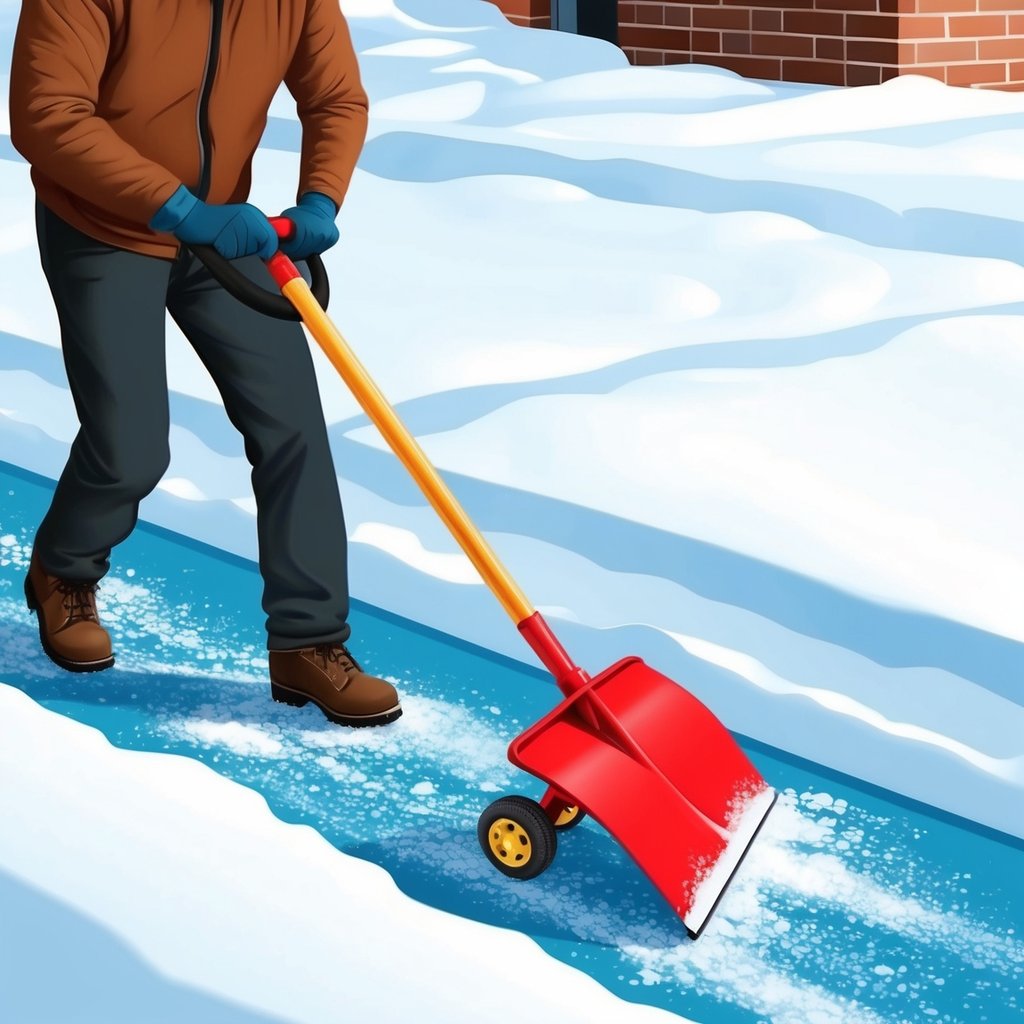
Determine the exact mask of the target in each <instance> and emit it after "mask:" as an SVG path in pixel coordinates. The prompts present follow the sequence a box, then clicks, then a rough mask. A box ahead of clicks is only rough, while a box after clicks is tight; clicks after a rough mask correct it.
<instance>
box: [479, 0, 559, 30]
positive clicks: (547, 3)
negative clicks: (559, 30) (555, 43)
mask: <svg viewBox="0 0 1024 1024" xmlns="http://www.w3.org/2000/svg"><path fill="white" fill-rule="evenodd" d="M493 2H494V3H496V4H497V5H498V7H500V8H501V11H502V13H503V14H504V15H505V17H506V18H508V20H509V21H511V22H512V24H514V25H525V26H527V27H528V28H551V0H493Z"/></svg>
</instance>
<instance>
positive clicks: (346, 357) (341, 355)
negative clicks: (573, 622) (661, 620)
mask: <svg viewBox="0 0 1024 1024" xmlns="http://www.w3.org/2000/svg"><path fill="white" fill-rule="evenodd" d="M281 291H283V292H284V294H285V296H286V297H287V298H288V300H289V301H290V302H291V304H292V305H293V306H294V307H295V308H296V310H298V313H299V316H301V317H302V322H303V323H304V324H305V325H306V327H307V328H308V329H309V333H310V334H312V335H313V337H314V339H315V340H316V342H317V344H319V346H320V347H321V348H322V349H323V350H324V353H325V354H326V355H327V358H328V359H329V360H330V361H331V362H332V363H333V364H334V367H335V369H336V370H337V371H338V373H340V374H341V376H342V379H343V380H344V381H345V383H346V384H347V385H348V387H349V388H350V389H351V391H352V394H353V395H355V397H356V401H358V402H359V404H360V405H361V406H362V407H363V410H364V411H365V412H366V415H367V416H369V417H370V419H371V420H372V421H373V423H374V424H375V425H376V427H377V429H378V430H379V431H380V432H381V434H382V435H383V436H384V440H385V441H387V443H388V445H389V446H390V447H391V449H392V451H394V453H395V454H396V455H397V456H398V458H399V459H401V461H402V464H403V465H404V466H405V468H406V469H407V470H409V472H410V473H411V474H412V477H413V479H414V480H415V481H416V483H417V484H418V486H419V488H420V490H421V491H422V492H423V494H424V495H425V496H426V499H427V501H429V502H430V504H431V505H433V507H434V509H435V510H436V511H437V514H438V515H439V516H440V517H441V519H442V520H443V521H444V523H445V525H446V526H447V527H448V529H449V530H451V533H452V536H453V537H454V538H455V539H456V540H457V541H458V542H459V546H460V547H461V548H462V550H463V551H465V552H466V555H467V556H468V557H469V560H470V561H471V562H472V563H473V565H475V566H476V568H477V571H478V572H479V573H480V575H481V577H482V578H483V581H484V583H486V584H487V586H488V587H489V588H490V589H491V591H492V592H493V593H494V596H495V597H497V599H498V600H499V601H500V602H501V605H502V607H503V608H504V609H505V611H506V612H507V613H508V615H509V616H510V618H511V619H512V621H513V622H514V623H515V624H516V625H517V626H518V625H519V623H520V622H522V621H523V620H524V619H526V618H528V617H529V616H531V615H532V614H533V613H534V609H533V606H532V605H531V604H530V602H529V601H528V600H527V598H526V595H525V594H524V593H523V592H522V591H521V590H520V589H519V587H518V585H517V584H516V582H515V580H513V579H512V577H511V576H510V575H509V573H508V570H507V569H506V568H505V567H504V566H503V565H502V564H501V562H500V560H499V559H498V556H497V555H496V554H495V553H494V551H493V550H492V549H491V546H490V544H488V543H487V541H486V540H485V539H484V537H483V534H482V533H480V531H479V530H478V529H477V528H476V526H474V525H473V523H472V522H471V521H470V519H469V517H468V516H467V515H466V513H465V511H464V510H463V508H462V506H461V505H460V504H459V503H458V501H456V500H455V496H454V495H453V494H452V492H451V491H450V490H449V489H448V485H447V484H446V483H445V482H444V481H443V480H442V479H441V476H440V474H439V473H438V472H437V470H436V469H434V467H433V466H432V465H431V464H430V462H429V461H428V460H427V457H426V455H425V454H424V453H423V449H422V448H420V446H419V443H418V442H417V441H416V438H414V437H413V436H412V434H410V433H409V431H408V429H407V428H406V426H405V424H404V423H402V421H401V420H400V419H399V418H398V415H397V413H396V412H395V410H394V409H393V408H392V407H391V405H390V404H389V403H388V400H387V399H386V398H385V397H384V396H383V395H382V394H381V392H380V389H379V388H378V387H377V385H376V384H375V383H374V382H373V380H372V378H371V377H370V375H369V374H368V373H367V372H366V370H365V369H364V367H363V365H362V363H360V362H359V360H358V359H357V358H356V355H355V353H354V352H353V351H352V349H351V348H350V347H349V344H348V342H347V341H345V339H344V338H343V337H342V336H341V332H340V331H339V330H338V329H337V327H335V326H334V324H333V323H332V322H331V319H330V317H328V315H327V314H326V313H325V312H324V311H323V309H322V308H321V306H320V304H319V303H318V302H317V301H316V299H315V298H314V297H313V293H312V292H311V291H310V290H309V285H307V284H306V282H305V281H304V280H303V279H302V278H301V277H296V278H292V280H290V281H288V282H286V283H285V284H282V285H281Z"/></svg>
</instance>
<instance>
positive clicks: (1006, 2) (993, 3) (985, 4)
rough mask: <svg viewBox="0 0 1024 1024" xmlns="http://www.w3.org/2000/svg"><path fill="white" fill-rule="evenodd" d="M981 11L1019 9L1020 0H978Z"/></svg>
mask: <svg viewBox="0 0 1024 1024" xmlns="http://www.w3.org/2000/svg"><path fill="white" fill-rule="evenodd" d="M978 10H979V11H1019V10H1020V0H978Z"/></svg>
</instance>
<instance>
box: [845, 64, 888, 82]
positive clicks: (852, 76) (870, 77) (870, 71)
mask: <svg viewBox="0 0 1024 1024" xmlns="http://www.w3.org/2000/svg"><path fill="white" fill-rule="evenodd" d="M846 84H847V85H881V84H882V69H881V68H880V67H879V66H878V65H877V64H848V65H847V66H846Z"/></svg>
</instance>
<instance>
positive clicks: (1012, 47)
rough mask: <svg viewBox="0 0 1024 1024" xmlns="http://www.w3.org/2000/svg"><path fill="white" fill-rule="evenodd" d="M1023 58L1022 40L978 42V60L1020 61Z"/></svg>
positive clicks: (986, 40) (1023, 47)
mask: <svg viewBox="0 0 1024 1024" xmlns="http://www.w3.org/2000/svg"><path fill="white" fill-rule="evenodd" d="M1022 58H1024V39H1010V38H1007V39H981V40H979V42H978V60H1021V59H1022Z"/></svg>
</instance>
